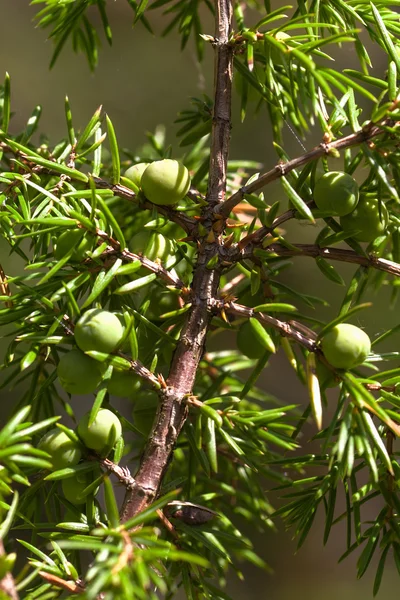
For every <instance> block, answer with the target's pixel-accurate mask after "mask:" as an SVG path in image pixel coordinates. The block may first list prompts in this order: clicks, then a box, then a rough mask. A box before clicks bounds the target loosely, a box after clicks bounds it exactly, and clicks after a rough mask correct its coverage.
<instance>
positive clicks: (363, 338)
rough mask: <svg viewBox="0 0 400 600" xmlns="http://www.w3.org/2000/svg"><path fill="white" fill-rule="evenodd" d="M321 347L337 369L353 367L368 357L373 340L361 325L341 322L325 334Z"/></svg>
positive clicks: (327, 358)
mask: <svg viewBox="0 0 400 600" xmlns="http://www.w3.org/2000/svg"><path fill="white" fill-rule="evenodd" d="M321 349H322V352H323V353H324V356H325V358H326V360H327V361H328V362H329V363H330V364H331V365H332V366H333V367H335V368H336V369H352V368H353V367H356V366H357V365H361V364H362V363H363V362H364V360H365V359H366V358H367V356H368V354H369V353H370V351H371V340H370V339H369V337H368V335H367V334H366V333H365V331H363V330H362V329H360V328H359V327H356V326H355V325H351V324H350V323H339V325H336V326H335V327H333V329H331V330H330V331H328V333H327V334H326V335H324V337H323V338H322V340H321Z"/></svg>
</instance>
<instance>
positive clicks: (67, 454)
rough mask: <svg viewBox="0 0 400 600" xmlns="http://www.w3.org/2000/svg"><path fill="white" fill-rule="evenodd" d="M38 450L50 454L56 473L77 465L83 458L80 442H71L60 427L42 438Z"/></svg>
mask: <svg viewBox="0 0 400 600" xmlns="http://www.w3.org/2000/svg"><path fill="white" fill-rule="evenodd" d="M38 448H39V450H44V452H47V453H48V454H50V456H51V463H52V464H53V469H54V471H57V470H58V469H65V468H66V467H73V466H74V465H77V464H78V462H79V461H80V459H81V456H82V452H81V448H80V445H79V444H78V442H74V441H73V440H71V438H69V437H68V436H67V434H66V433H64V431H62V430H61V429H58V427H55V428H54V429H51V430H50V431H48V432H47V433H46V434H45V435H44V436H43V437H42V438H41V440H40V441H39V443H38Z"/></svg>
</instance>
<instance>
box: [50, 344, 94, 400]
mask: <svg viewBox="0 0 400 600" xmlns="http://www.w3.org/2000/svg"><path fill="white" fill-rule="evenodd" d="M103 371H104V368H103V367H102V365H101V364H100V363H99V362H98V361H96V360H94V359H93V358H90V356H86V354H84V353H83V352H82V351H81V350H78V349H73V350H71V351H70V352H67V353H66V354H63V356H62V357H61V358H60V362H59V363H58V366H57V375H58V379H59V381H60V384H61V386H62V387H63V388H64V390H65V391H66V392H68V393H69V394H90V393H91V392H94V390H95V389H96V388H97V387H98V386H99V385H100V382H101V380H102V379H103Z"/></svg>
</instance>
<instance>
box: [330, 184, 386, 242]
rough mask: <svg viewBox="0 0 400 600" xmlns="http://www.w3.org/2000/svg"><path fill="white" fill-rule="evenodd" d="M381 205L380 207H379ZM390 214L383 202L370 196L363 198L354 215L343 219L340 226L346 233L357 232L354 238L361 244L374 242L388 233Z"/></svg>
mask: <svg viewBox="0 0 400 600" xmlns="http://www.w3.org/2000/svg"><path fill="white" fill-rule="evenodd" d="M379 204H380V206H379ZM388 222H389V213H388V210H387V208H386V206H385V205H384V203H383V202H380V203H379V200H378V198H376V197H374V196H372V197H371V196H370V195H368V196H367V195H365V196H361V198H360V200H359V202H358V204H357V207H356V208H355V210H353V212H352V213H350V214H349V215H346V216H345V217H341V219H340V225H341V226H342V229H343V231H345V232H348V233H350V232H352V231H354V232H356V231H358V233H354V235H353V237H354V239H355V240H358V241H359V242H372V241H374V240H375V239H376V238H377V237H379V236H381V235H383V234H384V233H386V229H387V226H388Z"/></svg>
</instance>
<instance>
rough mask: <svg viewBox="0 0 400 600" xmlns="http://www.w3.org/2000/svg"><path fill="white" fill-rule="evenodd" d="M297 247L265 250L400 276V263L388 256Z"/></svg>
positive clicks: (247, 253)
mask: <svg viewBox="0 0 400 600" xmlns="http://www.w3.org/2000/svg"><path fill="white" fill-rule="evenodd" d="M291 245H292V246H295V248H296V249H292V248H285V246H282V244H271V245H270V246H267V248H264V249H263V251H264V252H270V253H271V256H274V255H275V256H282V257H288V256H300V257H301V256H308V257H311V258H317V257H318V256H320V257H322V258H325V259H326V260H336V261H340V262H346V263H353V264H357V265H361V266H363V267H372V268H374V269H377V270H378V271H385V272H386V273H390V275H394V276H396V277H399V276H400V264H398V263H396V262H393V261H391V260H387V259H386V258H378V257H377V256H374V255H373V254H369V255H367V256H365V255H364V256H362V255H360V254H357V253H356V252H354V251H353V250H346V249H343V248H323V247H320V246H317V245H316V244H291ZM253 250H254V247H253V248H251V247H250V246H247V247H246V250H245V251H244V252H243V255H242V256H243V258H251V257H252V253H253Z"/></svg>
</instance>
